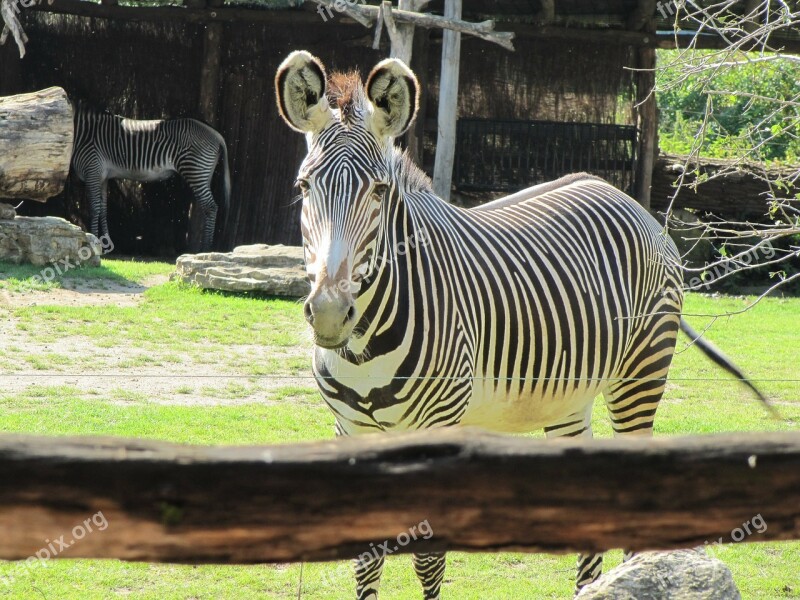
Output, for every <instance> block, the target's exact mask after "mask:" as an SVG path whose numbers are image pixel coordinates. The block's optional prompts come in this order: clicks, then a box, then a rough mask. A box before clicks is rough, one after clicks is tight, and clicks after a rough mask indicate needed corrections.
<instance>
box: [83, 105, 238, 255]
mask: <svg viewBox="0 0 800 600" xmlns="http://www.w3.org/2000/svg"><path fill="white" fill-rule="evenodd" d="M74 109H75V144H74V148H73V151H72V164H71V167H72V170H73V172H74V173H75V175H77V177H78V178H79V179H80V180H81V181H83V182H84V183H85V184H86V194H87V196H88V198H89V212H90V215H91V232H92V233H93V234H94V235H96V236H97V237H101V236H108V235H109V232H108V222H107V211H108V202H107V193H108V180H109V179H118V178H121V179H133V180H135V181H157V180H161V179H167V178H168V177H170V176H172V175H174V174H176V173H177V174H179V175H181V176H182V177H183V178H184V179H185V180H186V183H188V184H189V187H191V188H192V193H193V194H194V198H195V202H196V206H198V207H199V209H200V210H201V211H202V213H203V238H202V243H201V250H203V251H206V250H210V249H211V244H212V242H213V240H214V228H215V226H216V219H217V206H218V204H217V202H215V200H214V196H213V194H212V193H211V179H212V177H213V175H214V170H215V169H216V166H217V164H218V163H219V161H220V160H221V161H222V176H223V196H222V203H221V204H222V206H223V210H224V211H225V214H228V208H229V207H228V204H229V200H230V194H231V181H230V171H229V169H228V149H227V147H226V145H225V139H224V138H223V137H222V135H221V134H220V133H219V132H218V131H216V130H215V129H213V128H212V127H210V126H209V125H206V124H205V123H202V122H200V121H197V120H195V119H164V120H153V121H139V120H134V119H126V118H125V117H120V116H117V115H112V114H110V113H106V112H99V111H95V110H91V109H89V108H87V107H86V106H85V105H84V104H83V103H80V102H76V103H75V105H74Z"/></svg>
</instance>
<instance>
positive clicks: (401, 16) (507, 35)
mask: <svg viewBox="0 0 800 600" xmlns="http://www.w3.org/2000/svg"><path fill="white" fill-rule="evenodd" d="M313 2H315V3H316V4H319V5H321V6H326V7H329V8H330V9H331V10H335V6H336V4H337V2H335V1H334V0H313ZM345 8H346V11H344V10H343V11H342V12H345V13H346V14H348V15H350V16H354V15H359V16H361V17H363V18H364V19H366V20H367V21H369V23H370V24H372V23H373V22H375V21H376V20H377V19H378V16H379V15H380V14H381V13H382V10H383V9H382V8H381V7H380V6H370V5H369V4H352V5H347V6H346V7H345ZM392 17H393V18H394V20H395V21H398V22H402V23H410V24H413V25H415V26H417V27H427V28H439V29H444V30H450V31H459V32H461V33H466V34H467V35H473V36H475V37H479V38H481V39H483V40H486V41H487V42H494V43H495V44H499V45H500V46H502V47H503V48H505V49H506V50H512V51H513V50H514V44H513V43H512V40H513V39H514V34H513V33H511V32H507V31H494V27H495V22H494V21H492V20H488V21H482V22H480V23H470V22H468V21H462V20H461V18H460V17H459V18H458V19H451V18H448V17H447V10H446V9H445V15H444V16H443V17H440V16H438V15H430V14H422V13H417V12H411V11H406V10H392Z"/></svg>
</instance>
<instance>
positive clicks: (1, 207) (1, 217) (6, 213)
mask: <svg viewBox="0 0 800 600" xmlns="http://www.w3.org/2000/svg"><path fill="white" fill-rule="evenodd" d="M16 216H17V211H15V210H14V207H13V206H11V205H10V204H6V203H5V202H0V221H5V220H6V219H13V218H14V217H16Z"/></svg>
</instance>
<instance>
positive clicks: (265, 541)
mask: <svg viewBox="0 0 800 600" xmlns="http://www.w3.org/2000/svg"><path fill="white" fill-rule="evenodd" d="M0 481H2V486H0V530H2V531H3V535H2V536H0V559H21V558H25V557H28V556H31V555H35V553H36V552H37V551H40V550H42V549H48V553H50V550H51V549H50V548H49V547H48V542H50V541H51V540H60V541H61V542H63V544H64V545H65V547H64V548H61V547H59V548H55V550H59V554H58V555H59V556H62V557H66V558H76V557H94V558H112V557H113V558H121V559H127V560H145V561H153V562H157V561H165V562H192V563H202V562H224V563H255V562H284V561H299V560H332V559H341V558H345V557H352V556H355V555H357V554H360V553H361V552H363V551H365V549H366V548H367V547H368V544H369V543H370V542H373V543H374V544H375V546H374V547H376V548H377V547H378V544H381V543H387V542H388V545H387V546H382V547H384V548H388V550H389V551H390V552H391V553H402V552H409V551H432V550H442V549H452V550H465V551H472V552H485V551H490V552H493V551H500V550H509V551H511V550H513V551H547V552H571V551H576V550H584V551H600V550H606V549H609V548H619V547H624V548H629V549H631V550H642V549H669V548H681V547H691V546H696V545H702V544H703V543H704V542H717V541H718V540H720V541H721V542H731V541H735V542H739V541H751V542H752V541H769V540H788V539H800V433H798V432H792V433H771V434H737V435H719V436H699V437H682V438H658V439H655V440H646V439H631V440H620V439H615V440H594V441H592V440H574V439H573V440H549V441H544V440H530V439H526V438H522V437H509V436H498V435H492V434H487V433H484V432H480V431H477V430H469V429H466V430H465V429H462V430H439V431H428V432H421V433H414V434H405V435H398V434H386V435H376V436H369V437H361V438H354V439H340V440H336V441H327V442H316V443H306V444H294V445H283V446H264V447H238V448H237V447H198V446H179V445H174V444H167V443H161V442H153V441H144V440H126V439H113V438H92V437H85V438H47V437H34V436H21V435H2V436H0ZM756 517H758V518H757V519H756ZM423 524H424V526H423ZM761 524H763V525H764V526H763V527H762V526H761ZM745 530H747V534H746V535H744V532H745ZM412 532H413V533H412ZM428 534H429V535H428ZM740 534H741V535H740ZM414 537H416V539H413V538H414ZM62 550H63V554H61V553H60V552H61V551H62Z"/></svg>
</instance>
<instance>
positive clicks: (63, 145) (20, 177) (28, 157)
mask: <svg viewBox="0 0 800 600" xmlns="http://www.w3.org/2000/svg"><path fill="white" fill-rule="evenodd" d="M73 130H74V126H73V119H72V105H71V104H70V102H69V100H68V99H67V94H66V92H65V91H64V90H63V89H61V88H59V87H51V88H47V89H46V90H42V91H39V92H32V93H29V94H18V95H15V96H7V97H5V98H0V198H16V199H20V200H36V201H38V202H45V201H46V200H47V199H48V198H51V197H52V196H55V195H56V194H59V193H60V192H61V191H62V190H63V189H64V183H65V182H66V180H67V176H68V175H69V163H70V160H71V158H72V142H73V139H72V138H73Z"/></svg>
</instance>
